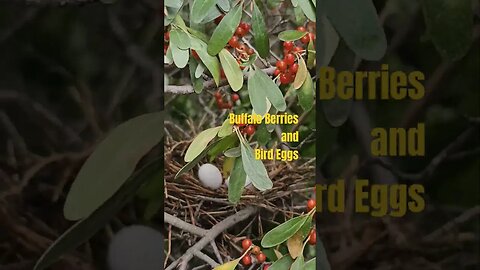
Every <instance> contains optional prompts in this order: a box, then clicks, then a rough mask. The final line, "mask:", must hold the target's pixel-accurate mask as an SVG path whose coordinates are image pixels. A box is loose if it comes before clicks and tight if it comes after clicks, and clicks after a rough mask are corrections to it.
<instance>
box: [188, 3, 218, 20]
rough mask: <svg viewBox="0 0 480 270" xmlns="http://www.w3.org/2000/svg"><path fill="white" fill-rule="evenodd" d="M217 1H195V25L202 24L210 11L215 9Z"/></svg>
mask: <svg viewBox="0 0 480 270" xmlns="http://www.w3.org/2000/svg"><path fill="white" fill-rule="evenodd" d="M216 2H217V1H215V0H193V5H192V7H191V12H192V13H191V14H192V15H191V20H192V22H193V23H201V22H202V20H203V19H204V18H205V17H206V16H207V15H208V12H209V11H210V9H212V8H213V7H215V3H216Z"/></svg>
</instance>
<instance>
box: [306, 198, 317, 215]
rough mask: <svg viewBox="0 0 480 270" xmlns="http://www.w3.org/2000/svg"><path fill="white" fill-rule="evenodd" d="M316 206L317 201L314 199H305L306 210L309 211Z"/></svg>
mask: <svg viewBox="0 0 480 270" xmlns="http://www.w3.org/2000/svg"><path fill="white" fill-rule="evenodd" d="M316 206H317V201H315V200H314V199H309V200H308V201H307V210H308V211H309V212H310V211H311V210H312V209H314V208H315V207H316Z"/></svg>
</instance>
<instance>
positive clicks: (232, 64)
mask: <svg viewBox="0 0 480 270" xmlns="http://www.w3.org/2000/svg"><path fill="white" fill-rule="evenodd" d="M218 57H219V58H220V63H221V64H222V67H223V71H224V72H225V76H226V77H227V81H228V83H229V84H230V87H232V90H233V91H235V92H236V91H238V90H240V89H241V88H242V86H243V72H242V70H241V69H240V66H239V65H238V62H237V60H236V59H235V57H233V56H232V54H231V53H230V52H229V51H228V50H227V49H222V50H221V51H220V53H219V55H218Z"/></svg>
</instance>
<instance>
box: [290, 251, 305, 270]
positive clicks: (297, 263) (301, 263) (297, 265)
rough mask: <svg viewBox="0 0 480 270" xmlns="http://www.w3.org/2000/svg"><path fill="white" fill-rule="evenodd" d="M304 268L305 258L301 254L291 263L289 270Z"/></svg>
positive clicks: (302, 269) (301, 269)
mask: <svg viewBox="0 0 480 270" xmlns="http://www.w3.org/2000/svg"><path fill="white" fill-rule="evenodd" d="M304 268H305V258H304V257H303V254H300V256H298V257H297V259H296V260H295V261H294V262H293V264H292V267H291V268H290V270H304Z"/></svg>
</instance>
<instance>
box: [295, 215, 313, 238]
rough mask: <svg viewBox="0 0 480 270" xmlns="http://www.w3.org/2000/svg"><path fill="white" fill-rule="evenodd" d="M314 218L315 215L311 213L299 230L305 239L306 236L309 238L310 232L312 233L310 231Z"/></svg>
mask: <svg viewBox="0 0 480 270" xmlns="http://www.w3.org/2000/svg"><path fill="white" fill-rule="evenodd" d="M312 219H313V216H312V215H309V216H308V218H307V220H306V221H305V223H303V225H302V227H301V228H300V230H299V231H298V232H299V233H301V234H302V237H303V239H302V240H304V239H305V238H307V236H308V234H309V233H310V231H311V230H312Z"/></svg>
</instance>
